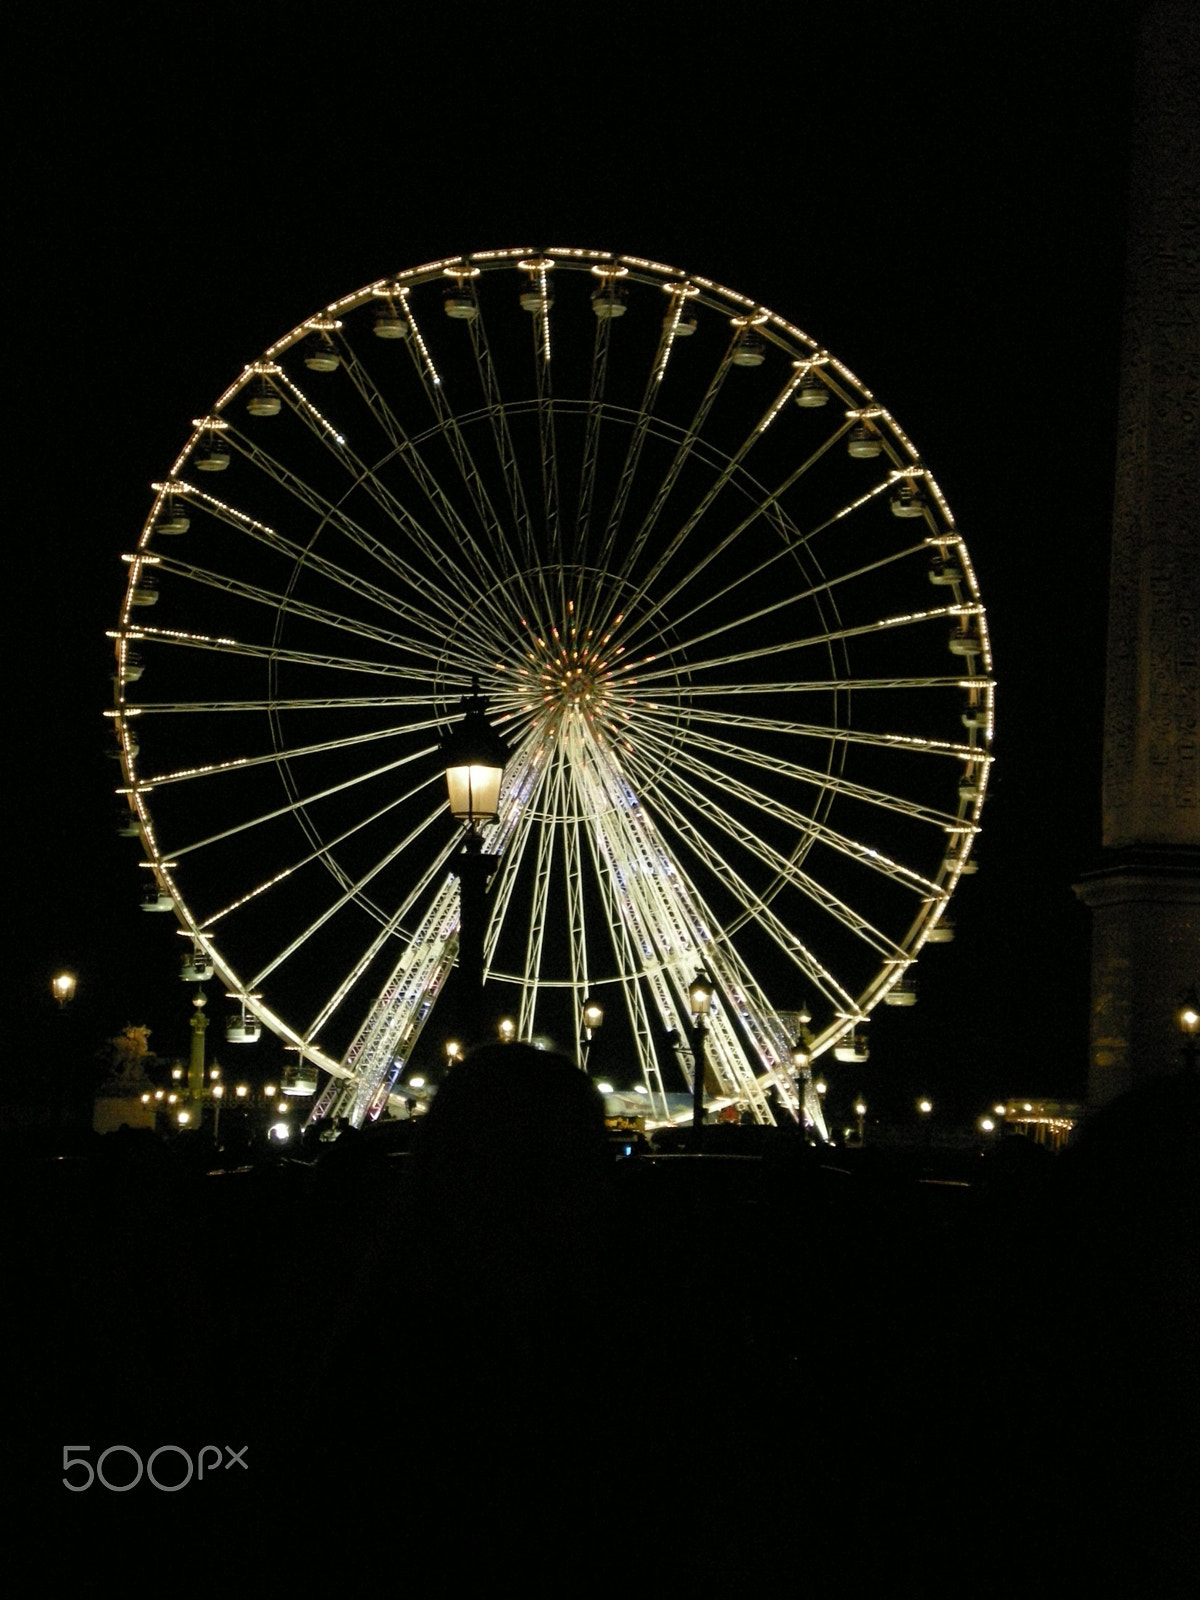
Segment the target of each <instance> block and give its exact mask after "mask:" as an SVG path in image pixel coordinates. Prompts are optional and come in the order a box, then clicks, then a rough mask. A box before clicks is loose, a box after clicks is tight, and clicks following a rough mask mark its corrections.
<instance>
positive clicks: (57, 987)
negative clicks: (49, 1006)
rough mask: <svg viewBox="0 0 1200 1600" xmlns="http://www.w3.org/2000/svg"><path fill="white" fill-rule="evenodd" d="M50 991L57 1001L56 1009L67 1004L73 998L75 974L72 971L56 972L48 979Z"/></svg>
mask: <svg viewBox="0 0 1200 1600" xmlns="http://www.w3.org/2000/svg"><path fill="white" fill-rule="evenodd" d="M50 993H51V994H52V995H53V996H54V998H55V999H56V1000H57V1001H58V1009H59V1010H60V1011H61V1010H62V1009H63V1007H64V1006H69V1005H70V1003H71V1001H72V1000H74V998H75V974H74V973H73V972H56V973H55V974H54V976H53V978H51V980H50Z"/></svg>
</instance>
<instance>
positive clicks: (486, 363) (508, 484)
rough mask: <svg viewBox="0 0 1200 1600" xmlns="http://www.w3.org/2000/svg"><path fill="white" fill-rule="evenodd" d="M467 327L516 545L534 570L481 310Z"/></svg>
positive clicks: (531, 542)
mask: <svg viewBox="0 0 1200 1600" xmlns="http://www.w3.org/2000/svg"><path fill="white" fill-rule="evenodd" d="M468 327H469V328H470V333H471V347H472V349H473V350H474V352H475V365H476V369H477V371H478V373H479V383H480V387H481V388H482V390H483V397H484V405H485V407H486V410H487V417H488V424H489V427H490V429H491V434H492V443H493V445H494V446H495V450H496V458H497V461H498V462H499V465H500V473H501V476H502V477H503V479H504V488H505V493H506V495H507V498H508V509H509V512H510V514H511V516H512V519H513V526H514V527H515V528H516V530H517V543H518V546H519V549H520V553H521V560H522V562H523V563H524V565H525V566H527V567H533V566H535V565H536V564H537V549H536V545H535V543H534V538H533V530H532V525H531V523H530V518H529V502H528V500H527V499H526V495H525V485H524V483H523V482H522V480H521V469H520V463H519V460H518V456H517V452H516V449H515V447H514V445H513V440H512V432H511V430H510V429H509V426H508V412H507V410H506V408H505V405H504V400H503V397H502V395H501V393H500V385H499V382H498V380H497V378H496V367H495V363H494V361H493V360H492V351H491V346H490V345H489V344H488V339H487V330H486V328H485V327H484V319H483V313H482V311H480V314H479V315H478V316H477V317H475V318H474V319H473V320H472V321H471V322H470V323H469V324H468Z"/></svg>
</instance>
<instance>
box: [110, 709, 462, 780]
mask: <svg viewBox="0 0 1200 1600" xmlns="http://www.w3.org/2000/svg"><path fill="white" fill-rule="evenodd" d="M438 726H439V723H438V721H437V719H436V718H434V719H432V720H430V721H426V722H421V723H411V724H409V725H408V726H407V727H395V728H376V729H374V730H373V731H372V732H370V733H353V734H347V735H345V736H344V737H343V738H340V739H324V740H322V741H321V742H320V743H319V744H309V745H296V746H294V747H293V748H291V749H288V750H272V751H269V752H268V753H267V754H265V755H258V756H235V757H234V758H233V759H232V760H230V761H212V762H208V763H206V764H205V765H204V766H198V767H182V768H180V769H179V770H178V771H176V772H163V773H157V774H155V776H154V777H152V778H143V779H142V780H141V781H140V783H139V785H138V787H139V788H142V789H162V788H165V786H166V785H167V784H168V783H184V782H186V781H188V780H189V779H192V778H211V777H217V776H219V775H221V774H225V773H231V772H246V771H248V770H249V769H250V768H252V767H262V766H268V765H278V764H280V763H282V762H285V761H294V760H298V759H299V757H301V756H311V755H322V754H324V753H326V752H328V751H330V750H349V749H352V748H353V747H354V746H355V745H363V744H371V743H373V742H374V741H375V740H377V739H396V738H399V737H401V735H404V734H411V733H417V732H421V731H424V730H425V729H434V728H437V727H438ZM437 748H438V746H437V744H436V742H435V743H431V744H428V745H425V746H424V748H423V749H420V750H414V751H413V752H412V754H411V755H410V756H409V757H408V758H407V759H409V760H412V761H416V760H418V759H419V758H420V757H421V756H428V755H432V754H433V753H434V752H435V751H436V750H437Z"/></svg>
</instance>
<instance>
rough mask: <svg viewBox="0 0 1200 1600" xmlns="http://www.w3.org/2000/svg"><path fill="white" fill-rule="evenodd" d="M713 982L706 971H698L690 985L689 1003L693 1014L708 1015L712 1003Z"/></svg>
mask: <svg viewBox="0 0 1200 1600" xmlns="http://www.w3.org/2000/svg"><path fill="white" fill-rule="evenodd" d="M712 997H713V984H712V979H711V978H710V977H709V976H708V974H707V973H706V972H698V973H697V974H696V976H695V977H694V978H693V979H692V981H691V983H690V984H689V985H688V1003H689V1005H690V1006H691V1008H692V1015H693V1016H697V1017H706V1016H707V1015H708V1008H709V1006H710V1005H711V1004H712Z"/></svg>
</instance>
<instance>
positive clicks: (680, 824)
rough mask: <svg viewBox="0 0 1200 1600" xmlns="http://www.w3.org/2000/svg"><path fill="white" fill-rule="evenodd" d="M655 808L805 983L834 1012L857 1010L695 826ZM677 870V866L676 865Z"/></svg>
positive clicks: (671, 810) (816, 959) (672, 809)
mask: <svg viewBox="0 0 1200 1600" xmlns="http://www.w3.org/2000/svg"><path fill="white" fill-rule="evenodd" d="M658 804H659V806H660V808H661V809H662V810H663V813H664V815H669V816H670V818H671V823H672V826H673V827H674V828H675V830H676V831H677V832H678V834H679V836H680V838H681V839H683V840H684V841H685V842H686V843H687V844H688V846H689V848H690V849H692V851H693V853H694V854H695V856H696V858H697V860H701V861H704V862H705V863H706V864H707V865H708V866H709V867H710V868H711V870H712V872H713V875H714V876H715V877H716V878H717V879H718V881H720V882H721V883H722V884H723V886H724V887H725V888H726V889H728V890H729V891H731V892H732V893H733V894H734V896H735V897H736V899H737V900H738V902H739V903H740V904H742V905H744V906H746V907H747V908H748V909H749V910H750V912H751V913H752V915H753V916H754V919H755V921H756V922H757V923H758V924H759V926H760V927H761V928H762V929H763V931H764V932H765V933H767V934H768V935H769V936H770V937H771V939H772V941H773V942H774V943H775V944H776V945H777V946H778V947H779V949H780V950H782V951H783V953H784V954H785V955H786V956H787V957H788V959H789V961H790V962H791V963H792V965H793V966H795V967H796V969H797V970H798V971H799V972H801V973H802V974H803V975H804V978H805V980H806V981H807V982H808V983H809V984H811V985H812V986H813V988H814V989H815V990H816V991H817V992H818V993H820V994H821V995H823V996H824V997H825V999H826V1000H828V1001H829V1002H830V1004H831V1005H833V1006H834V1007H835V1008H838V1009H841V1008H848V1009H850V1010H852V1011H855V1010H857V1006H856V1003H855V1001H854V999H853V997H852V995H851V994H850V993H849V991H848V990H846V989H845V988H844V987H843V986H842V985H841V984H840V983H839V982H838V980H837V978H836V977H835V976H834V975H833V973H832V972H831V971H830V970H829V969H828V968H827V967H826V966H825V965H824V964H823V963H822V962H821V960H820V959H819V957H818V956H817V955H816V953H815V952H814V951H813V950H812V949H811V948H810V946H809V945H807V944H805V943H804V941H803V940H802V939H800V938H799V936H798V935H797V934H796V933H795V932H794V931H793V930H792V929H791V928H789V927H787V926H786V925H785V924H784V923H783V921H782V920H781V919H780V917H779V915H778V914H777V913H776V912H775V911H774V910H773V909H772V908H771V906H770V905H769V904H768V903H767V902H766V901H765V900H763V899H762V898H761V896H760V895H758V894H757V893H756V892H755V891H754V890H753V889H752V888H751V887H750V885H749V884H748V883H747V882H746V881H745V879H744V878H742V876H741V874H740V873H738V872H737V871H736V870H735V869H734V868H733V867H732V866H730V864H729V863H728V862H727V861H726V859H725V854H724V851H723V850H722V849H720V848H719V847H714V845H713V844H712V842H711V840H709V839H707V838H706V837H705V836H704V834H703V833H702V832H701V830H700V829H699V828H698V827H697V826H696V824H695V822H694V821H693V820H692V819H691V818H690V817H687V816H685V815H684V814H683V813H682V812H679V811H678V808H677V807H675V806H673V805H672V804H671V803H670V802H669V801H668V802H667V804H666V806H665V807H664V806H663V804H662V797H661V796H660V797H659V799H658ZM676 865H677V866H678V863H676Z"/></svg>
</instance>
